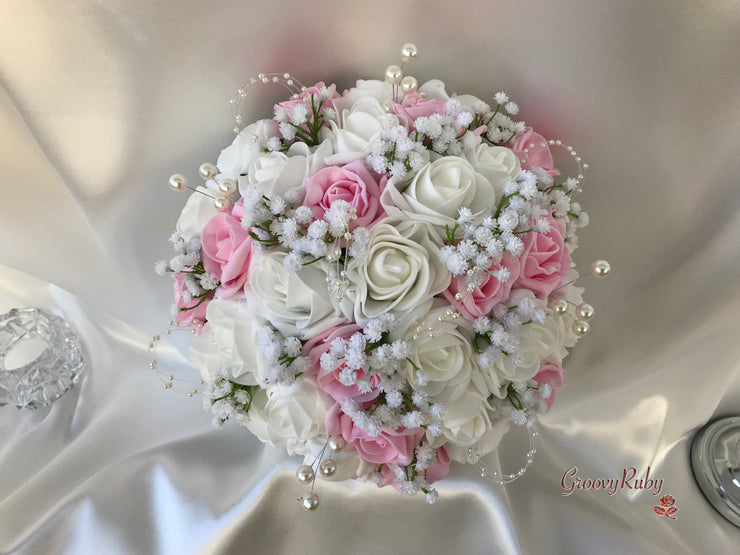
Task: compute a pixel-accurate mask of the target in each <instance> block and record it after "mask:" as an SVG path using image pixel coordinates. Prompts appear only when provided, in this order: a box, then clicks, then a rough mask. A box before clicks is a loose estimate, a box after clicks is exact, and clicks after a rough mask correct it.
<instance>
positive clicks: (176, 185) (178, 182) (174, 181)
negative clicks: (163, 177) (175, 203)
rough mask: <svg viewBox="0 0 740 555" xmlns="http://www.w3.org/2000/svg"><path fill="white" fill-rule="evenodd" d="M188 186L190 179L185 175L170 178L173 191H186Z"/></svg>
mask: <svg viewBox="0 0 740 555" xmlns="http://www.w3.org/2000/svg"><path fill="white" fill-rule="evenodd" d="M187 186H188V179H187V177H185V176H184V175H181V174H179V173H176V174H174V175H172V176H170V189H172V190H173V191H177V192H180V191H184V190H185V189H186V188H187Z"/></svg>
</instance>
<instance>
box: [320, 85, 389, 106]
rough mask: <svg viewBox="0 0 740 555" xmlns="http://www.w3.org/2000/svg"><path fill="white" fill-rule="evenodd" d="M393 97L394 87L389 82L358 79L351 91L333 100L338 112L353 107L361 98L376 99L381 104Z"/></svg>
mask: <svg viewBox="0 0 740 555" xmlns="http://www.w3.org/2000/svg"><path fill="white" fill-rule="evenodd" d="M392 96H393V86H392V85H391V84H390V83H388V82H387V81H379V80H377V79H367V80H365V79H358V80H357V83H356V85H355V86H354V87H352V88H351V89H349V90H347V91H344V94H342V97H341V98H335V99H334V100H333V103H334V107H335V108H336V109H337V110H341V109H345V108H348V107H351V106H352V104H354V103H355V102H357V101H358V100H359V99H360V98H374V99H375V100H377V101H379V102H383V101H384V100H390V99H391V97H392Z"/></svg>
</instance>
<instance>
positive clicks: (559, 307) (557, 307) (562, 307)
mask: <svg viewBox="0 0 740 555" xmlns="http://www.w3.org/2000/svg"><path fill="white" fill-rule="evenodd" d="M552 309H553V310H554V311H555V312H557V313H558V314H565V313H566V312H568V301H566V300H565V299H560V300H558V301H556V302H555V303H553V305H552Z"/></svg>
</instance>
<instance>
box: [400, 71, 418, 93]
mask: <svg viewBox="0 0 740 555" xmlns="http://www.w3.org/2000/svg"><path fill="white" fill-rule="evenodd" d="M418 86H419V83H417V82H416V79H415V78H413V77H411V75H407V76H406V77H404V78H403V79H401V92H402V93H403V94H408V93H410V92H414V91H415V90H416V87H418Z"/></svg>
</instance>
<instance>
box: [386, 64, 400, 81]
mask: <svg viewBox="0 0 740 555" xmlns="http://www.w3.org/2000/svg"><path fill="white" fill-rule="evenodd" d="M401 77H403V71H401V68H400V67H398V66H397V65H395V64H393V65H390V66H388V67H387V68H385V80H386V81H388V82H389V83H391V84H392V85H395V84H396V83H398V82H399V81H400V80H401Z"/></svg>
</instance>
